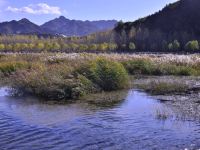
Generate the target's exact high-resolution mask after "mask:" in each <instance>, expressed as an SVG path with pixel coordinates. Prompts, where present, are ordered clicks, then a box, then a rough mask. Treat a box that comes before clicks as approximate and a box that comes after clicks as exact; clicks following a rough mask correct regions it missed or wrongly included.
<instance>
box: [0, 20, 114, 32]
mask: <svg viewBox="0 0 200 150" xmlns="http://www.w3.org/2000/svg"><path fill="white" fill-rule="evenodd" d="M116 23H117V21H116V20H100V21H81V20H70V19H67V18H65V17H64V16H60V17H59V18H56V19H54V20H51V21H48V22H46V23H44V24H43V25H41V26H39V25H36V24H34V23H33V22H31V21H29V20H28V19H26V18H24V19H21V20H19V21H16V20H13V21H10V22H2V23H0V33H1V34H52V35H55V34H56V35H64V36H85V35H88V34H91V33H94V32H100V31H106V30H110V29H113V28H114V27H115V24H116Z"/></svg>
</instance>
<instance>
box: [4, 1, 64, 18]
mask: <svg viewBox="0 0 200 150" xmlns="http://www.w3.org/2000/svg"><path fill="white" fill-rule="evenodd" d="M6 10H7V11H10V12H15V13H18V12H19V13H28V14H36V15H42V14H52V15H61V14H62V11H61V9H60V8H59V7H57V6H49V5H48V4H46V3H39V4H30V5H28V6H25V7H21V8H16V7H11V6H9V7H8V8H7V9H6Z"/></svg>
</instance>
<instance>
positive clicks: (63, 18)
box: [58, 16, 67, 20]
mask: <svg viewBox="0 0 200 150" xmlns="http://www.w3.org/2000/svg"><path fill="white" fill-rule="evenodd" d="M58 19H62V20H67V18H66V17H65V16H60V17H59V18H58Z"/></svg>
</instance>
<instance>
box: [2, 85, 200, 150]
mask: <svg viewBox="0 0 200 150" xmlns="http://www.w3.org/2000/svg"><path fill="white" fill-rule="evenodd" d="M160 110H167V112H170V113H172V114H173V110H172V109H171V108H170V107H169V106H168V105H165V103H161V102H159V101H158V100H156V99H153V98H152V97H151V96H149V95H147V94H146V93H144V92H140V91H137V90H134V89H132V90H129V91H128V92H127V95H126V97H125V98H124V100H123V101H121V102H119V103H117V104H114V105H112V106H109V107H108V106H106V107H103V106H94V105H92V104H88V103H81V102H76V103H69V104H50V103H44V102H41V101H39V100H37V99H36V98H34V97H23V98H16V97H10V96H9V94H8V92H7V90H6V89H4V88H2V89H0V149H1V150H39V149H42V150H66V149H67V150H77V149H80V150H94V149H106V150H112V149H113V150H122V149H123V150H126V149H127V150H129V149H130V150H132V149H147V150H148V149H149V150H151V149H185V148H187V149H197V148H199V147H200V123H199V122H195V121H189V120H184V121H183V120H181V119H176V117H167V118H159V117H158V116H159V114H158V111H160Z"/></svg>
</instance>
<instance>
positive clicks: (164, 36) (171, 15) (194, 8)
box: [115, 0, 200, 49]
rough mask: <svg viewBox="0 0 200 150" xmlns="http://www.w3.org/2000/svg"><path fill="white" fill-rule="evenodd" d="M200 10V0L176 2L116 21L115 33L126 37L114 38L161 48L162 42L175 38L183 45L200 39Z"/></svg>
mask: <svg viewBox="0 0 200 150" xmlns="http://www.w3.org/2000/svg"><path fill="white" fill-rule="evenodd" d="M199 10H200V1H199V0H180V1H177V2H175V3H173V4H170V5H167V6H166V7H165V8H164V9H162V10H161V11H159V12H157V13H155V14H153V15H150V16H148V17H146V18H142V19H139V20H137V21H135V22H127V23H124V24H123V23H119V24H118V26H117V27H116V28H115V31H116V33H118V36H124V35H125V34H126V36H127V37H126V41H120V40H119V37H116V41H118V42H122V43H123V42H126V43H128V42H130V41H134V42H135V43H136V44H137V45H138V47H139V48H140V49H161V48H162V49H164V48H163V47H165V44H164V43H169V42H172V41H174V40H178V42H180V44H181V47H182V48H183V47H184V45H185V43H186V42H188V41H189V40H194V39H196V40H200V11H199ZM122 39H123V38H122ZM181 47H180V48H181Z"/></svg>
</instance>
